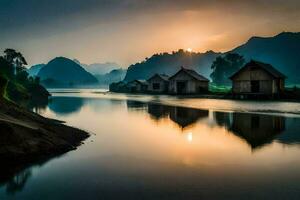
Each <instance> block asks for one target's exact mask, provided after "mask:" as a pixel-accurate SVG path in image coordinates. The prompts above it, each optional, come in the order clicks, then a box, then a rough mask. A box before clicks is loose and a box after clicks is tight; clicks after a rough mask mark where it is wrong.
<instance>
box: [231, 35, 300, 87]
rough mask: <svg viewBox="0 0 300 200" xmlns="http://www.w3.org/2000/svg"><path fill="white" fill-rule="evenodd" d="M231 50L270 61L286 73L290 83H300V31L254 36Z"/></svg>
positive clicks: (248, 56) (252, 57) (248, 58)
mask: <svg viewBox="0 0 300 200" xmlns="http://www.w3.org/2000/svg"><path fill="white" fill-rule="evenodd" d="M230 52H234V53H238V54H240V55H243V56H244V57H245V58H246V59H247V60H250V59H254V60H259V61H262V62H265V63H270V64H272V65H273V66H274V67H276V68H277V69H278V70H280V71H281V72H282V73H284V74H285V75H286V76H287V77H288V79H287V82H289V83H298V84H299V83H300V58H299V55H300V53H299V52H300V33H289V32H283V33H280V34H278V35H276V36H274V37H252V38H251V39H249V40H248V42H246V43H245V44H243V45H241V46H239V47H237V48H235V49H233V50H232V51H230Z"/></svg>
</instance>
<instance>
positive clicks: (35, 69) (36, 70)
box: [27, 64, 45, 76]
mask: <svg viewBox="0 0 300 200" xmlns="http://www.w3.org/2000/svg"><path fill="white" fill-rule="evenodd" d="M44 66H45V64H37V65H33V66H32V67H30V68H29V69H28V70H27V72H28V74H29V76H37V74H38V73H39V72H40V70H41V69H42V68H43V67H44Z"/></svg>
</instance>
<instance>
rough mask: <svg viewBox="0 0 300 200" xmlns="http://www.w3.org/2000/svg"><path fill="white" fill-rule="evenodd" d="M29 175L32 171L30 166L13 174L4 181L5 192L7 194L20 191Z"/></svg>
mask: <svg viewBox="0 0 300 200" xmlns="http://www.w3.org/2000/svg"><path fill="white" fill-rule="evenodd" d="M31 175H32V173H31V169H30V168H29V169H25V170H23V171H21V172H19V173H17V174H16V175H14V177H12V178H11V179H10V180H9V181H8V182H7V183H6V192H7V193H8V194H14V193H16V192H19V191H22V190H23V188H24V187H25V184H26V183H27V180H28V179H29V178H30V176H31Z"/></svg>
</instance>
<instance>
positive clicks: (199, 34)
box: [0, 0, 300, 67]
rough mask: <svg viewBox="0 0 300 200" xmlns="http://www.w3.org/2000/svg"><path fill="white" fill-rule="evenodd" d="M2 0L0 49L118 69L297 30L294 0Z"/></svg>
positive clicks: (33, 59)
mask: <svg viewBox="0 0 300 200" xmlns="http://www.w3.org/2000/svg"><path fill="white" fill-rule="evenodd" d="M7 2H8V1H0V30H1V33H0V44H1V48H0V50H3V49H4V48H7V47H10V48H15V49H17V50H18V51H21V52H22V53H23V54H24V56H25V57H26V58H27V61H28V62H29V64H36V63H42V62H44V63H45V62H47V61H49V60H50V59H52V58H53V57H56V56H66V57H69V58H76V59H78V60H80V61H81V62H84V63H87V64H88V63H93V62H107V61H112V62H117V63H119V64H121V65H122V66H123V67H128V65H129V64H132V63H136V62H140V61H141V60H144V58H145V57H150V56H151V55H153V54H155V53H160V52H172V51H176V50H178V49H187V50H188V51H189V49H192V50H193V52H205V51H208V50H214V51H228V50H231V49H233V48H235V47H237V46H239V45H241V44H243V43H245V42H246V41H247V40H248V39H249V38H250V37H252V36H274V35H277V34H278V33H280V32H283V31H291V32H298V31H300V28H299V27H300V12H299V10H300V1H299V0H272V4H270V1H269V0H257V1H248V0H247V1H246V0H230V1H223V0H217V1H208V0H185V1H183V0H164V1H158V0H153V1H150V0H149V1H148V0H127V1H121V0H115V1H105V0H97V1H95V0H60V1H55V3H53V0H43V3H42V2H40V1H36V0H27V1H23V0H14V1H9V2H10V3H7Z"/></svg>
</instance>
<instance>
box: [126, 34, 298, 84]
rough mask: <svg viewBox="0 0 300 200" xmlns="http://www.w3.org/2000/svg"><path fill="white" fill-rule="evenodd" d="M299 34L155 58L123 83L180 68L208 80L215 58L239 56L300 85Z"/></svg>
mask: <svg viewBox="0 0 300 200" xmlns="http://www.w3.org/2000/svg"><path fill="white" fill-rule="evenodd" d="M299 52H300V33H289V32H283V33H280V34H278V35H276V36H274V37H265V38H263V37H252V38H251V39H249V40H248V42H246V43H245V44H243V45H241V46H239V47H237V48H235V49H233V50H231V51H228V52H224V53H216V52H213V51H208V52H206V53H189V52H186V51H183V50H179V51H177V52H173V53H172V54H169V53H161V54H155V55H153V56H151V57H150V58H146V59H145V60H144V61H142V62H140V63H136V64H133V65H131V66H129V68H128V71H127V74H126V77H125V79H124V80H125V81H131V80H134V79H148V78H149V77H150V76H152V75H153V74H155V73H165V74H168V75H171V74H173V73H175V72H176V71H177V70H178V69H179V68H180V66H187V67H190V68H192V69H194V70H196V71H197V72H199V73H201V74H202V75H204V76H205V77H207V78H209V77H210V74H211V72H212V70H211V65H212V63H213V61H214V60H215V58H216V57H217V56H223V55H225V54H227V53H238V54H240V55H243V56H244V57H245V59H246V61H247V60H250V59H254V60H258V61H262V62H265V63H270V64H272V65H273V66H274V67H276V68H277V69H278V70H280V71H281V72H282V73H284V74H285V75H286V76H287V77H288V79H287V82H288V83H293V84H300V59H299Z"/></svg>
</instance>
